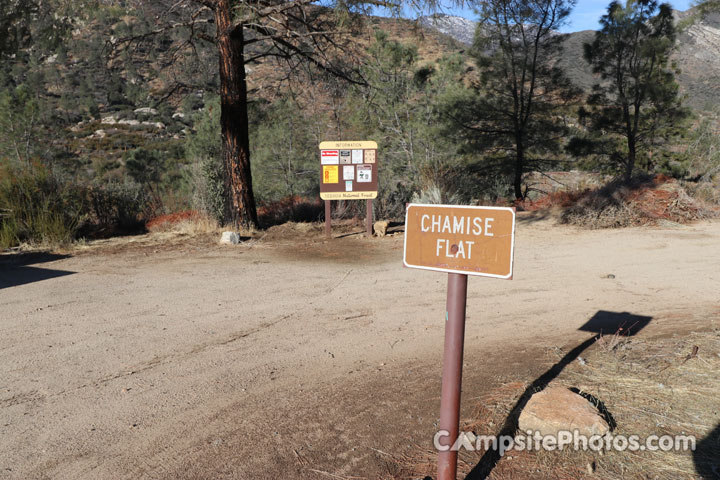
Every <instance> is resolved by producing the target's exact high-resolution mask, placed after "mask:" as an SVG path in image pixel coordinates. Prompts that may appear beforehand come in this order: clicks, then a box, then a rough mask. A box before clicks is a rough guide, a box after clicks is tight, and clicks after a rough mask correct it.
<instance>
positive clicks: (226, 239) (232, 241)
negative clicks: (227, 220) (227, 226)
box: [220, 232, 240, 245]
mask: <svg viewBox="0 0 720 480" xmlns="http://www.w3.org/2000/svg"><path fill="white" fill-rule="evenodd" d="M220 243H224V244H227V245H237V244H238V243H240V236H239V235H238V234H237V233H235V232H223V233H222V237H220Z"/></svg>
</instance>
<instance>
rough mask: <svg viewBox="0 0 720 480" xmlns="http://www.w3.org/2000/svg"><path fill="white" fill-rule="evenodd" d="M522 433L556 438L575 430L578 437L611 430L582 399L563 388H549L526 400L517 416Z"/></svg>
mask: <svg viewBox="0 0 720 480" xmlns="http://www.w3.org/2000/svg"><path fill="white" fill-rule="evenodd" d="M518 426H519V427H520V430H521V431H522V432H525V431H527V430H531V431H533V432H535V431H537V432H539V433H540V434H541V435H557V434H558V432H560V431H561V430H564V431H570V432H572V431H574V430H578V433H579V434H580V435H586V436H591V435H605V434H606V433H607V432H608V431H610V427H609V426H608V424H607V422H606V421H605V419H603V418H602V417H601V416H600V414H599V413H598V411H597V409H596V408H595V407H594V406H593V405H592V404H591V403H590V402H588V401H587V400H586V399H585V398H583V397H581V396H580V395H578V394H577V393H573V392H572V391H570V390H568V389H567V388H565V387H548V388H546V389H545V390H542V391H540V392H538V393H536V394H535V395H533V396H532V397H531V398H530V400H529V401H528V403H527V405H525V408H524V409H523V411H522V413H521V414H520V418H519V420H518Z"/></svg>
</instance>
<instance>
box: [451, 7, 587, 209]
mask: <svg viewBox="0 0 720 480" xmlns="http://www.w3.org/2000/svg"><path fill="white" fill-rule="evenodd" d="M574 5H575V2H574V0H489V1H487V2H484V3H483V4H482V7H481V21H480V23H479V24H478V27H477V31H476V33H475V43H474V45H473V49H472V51H471V54H472V56H473V57H474V58H475V60H476V62H477V64H478V68H479V70H480V79H479V81H478V82H477V83H476V84H475V85H474V94H472V95H466V96H464V97H463V96H459V97H458V98H457V100H456V101H455V102H454V104H452V105H450V106H449V109H448V115H450V116H451V117H452V118H454V119H455V120H456V121H457V122H458V123H459V124H460V125H461V126H462V131H463V132H464V134H465V137H466V138H467V140H468V142H470V143H471V145H472V146H473V147H474V148H475V149H476V151H478V152H480V153H481V154H482V155H484V156H485V158H486V161H487V163H488V164H489V165H488V168H493V169H496V170H500V172H502V173H504V174H506V175H508V176H510V177H511V178H512V180H511V182H512V188H513V192H514V196H515V198H516V199H518V200H521V199H523V198H524V197H525V194H526V192H524V191H523V188H522V187H523V177H524V175H525V174H526V173H528V172H532V171H537V170H542V169H544V168H547V167H548V166H550V165H553V164H555V163H556V162H557V161H558V154H559V152H560V151H561V146H562V141H563V138H564V136H565V134H566V131H567V129H566V125H565V122H564V115H563V114H564V113H565V111H566V110H567V108H568V106H569V105H571V104H573V102H574V101H575V100H576V98H577V95H578V93H577V90H576V89H575V88H573V87H572V85H571V83H570V81H569V80H568V79H567V78H566V77H565V75H564V74H563V72H562V71H561V70H560V69H559V68H558V67H557V65H556V61H555V60H556V59H557V57H558V54H559V52H560V49H561V39H562V37H561V36H560V35H558V34H557V30H558V29H559V27H560V26H562V25H563V24H564V22H565V20H566V19H567V16H568V15H569V13H570V11H571V9H572V7H573V6H574Z"/></svg>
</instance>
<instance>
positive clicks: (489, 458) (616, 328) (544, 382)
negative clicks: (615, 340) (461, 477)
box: [465, 310, 652, 480]
mask: <svg viewBox="0 0 720 480" xmlns="http://www.w3.org/2000/svg"><path fill="white" fill-rule="evenodd" d="M650 320H652V317H646V316H643V315H634V314H632V313H627V312H622V313H617V312H608V311H605V310H600V311H598V312H597V313H596V314H595V315H593V316H592V317H591V318H590V319H589V320H588V321H587V322H586V323H585V324H584V325H582V326H581V327H580V328H579V329H578V330H580V331H583V332H592V333H595V335H593V336H592V337H590V338H588V339H587V340H585V341H584V342H582V343H581V344H580V345H578V346H576V347H575V348H573V349H572V350H570V351H569V352H568V353H566V354H565V356H564V357H563V358H561V359H560V361H558V362H557V363H556V364H555V365H553V366H552V367H550V368H549V369H548V370H547V371H546V372H545V373H543V374H542V375H540V376H539V377H538V378H536V379H535V380H534V381H533V382H532V383H531V384H530V385H528V387H527V388H526V389H525V391H524V392H523V393H522V395H520V398H519V399H518V400H517V402H516V403H515V405H514V406H513V408H512V410H510V413H509V414H508V416H507V417H506V418H505V421H504V422H503V424H502V427H501V428H500V431H499V432H498V433H497V434H496V435H497V437H498V438H499V437H501V436H514V435H515V432H516V431H517V429H518V418H519V417H520V413H521V412H522V411H523V409H524V408H525V405H527V402H528V400H530V397H532V396H533V394H535V393H537V392H539V391H541V390H544V389H545V387H547V386H548V384H550V382H551V381H552V380H554V379H555V378H556V377H557V376H558V375H560V372H562V371H563V369H564V368H565V367H566V366H568V365H569V364H570V363H571V362H573V361H575V360H576V359H577V358H578V357H579V356H580V354H582V353H583V352H584V351H585V350H587V349H588V348H589V347H590V346H591V345H592V344H594V343H595V342H596V341H597V340H598V339H599V338H600V337H601V336H602V335H604V334H606V333H611V334H613V335H617V336H619V337H630V336H633V335H636V334H637V333H638V332H639V331H640V330H642V329H643V328H645V326H647V324H648V323H650ZM500 458H501V457H500V454H499V452H498V450H495V449H488V450H487V451H486V452H485V453H484V454H483V456H482V457H481V458H480V461H479V462H478V463H477V465H475V467H473V469H472V470H471V471H470V473H468V475H467V476H466V477H465V480H480V479H485V478H487V476H488V475H490V472H492V470H493V469H494V468H495V465H497V463H498V462H499V461H500Z"/></svg>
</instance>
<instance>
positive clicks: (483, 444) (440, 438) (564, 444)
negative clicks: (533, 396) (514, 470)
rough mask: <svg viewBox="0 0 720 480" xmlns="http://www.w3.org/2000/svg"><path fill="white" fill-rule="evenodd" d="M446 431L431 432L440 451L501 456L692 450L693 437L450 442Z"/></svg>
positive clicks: (569, 434)
mask: <svg viewBox="0 0 720 480" xmlns="http://www.w3.org/2000/svg"><path fill="white" fill-rule="evenodd" d="M449 437H450V433H449V432H448V431H447V430H440V431H438V432H437V433H436V434H435V437H434V438H433V443H434V445H435V448H436V449H437V450H438V451H440V452H447V451H459V450H468V451H473V452H474V451H477V452H483V451H489V450H494V451H497V452H498V453H499V454H500V456H503V455H504V454H505V452H508V451H528V452H530V451H539V450H545V451H555V450H566V449H567V450H576V451H588V450H589V451H593V452H599V451H601V450H607V451H610V450H614V451H618V452H623V451H630V452H642V451H649V452H656V451H661V452H669V451H688V450H691V451H694V450H695V445H696V438H695V436H694V435H650V436H648V437H645V438H642V437H640V436H639V435H612V434H609V433H607V434H605V435H591V436H587V435H583V434H581V433H580V432H579V431H578V430H574V431H569V430H562V431H560V432H558V434H557V435H542V434H540V433H539V432H532V431H530V430H528V431H526V432H525V434H520V435H515V436H512V435H501V436H499V437H498V436H495V435H475V434H474V433H472V432H462V433H460V435H459V436H458V437H457V439H455V441H454V442H453V443H452V445H450V444H449V441H448V440H450V439H449Z"/></svg>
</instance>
